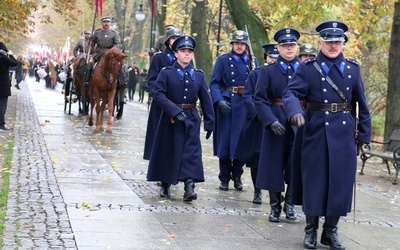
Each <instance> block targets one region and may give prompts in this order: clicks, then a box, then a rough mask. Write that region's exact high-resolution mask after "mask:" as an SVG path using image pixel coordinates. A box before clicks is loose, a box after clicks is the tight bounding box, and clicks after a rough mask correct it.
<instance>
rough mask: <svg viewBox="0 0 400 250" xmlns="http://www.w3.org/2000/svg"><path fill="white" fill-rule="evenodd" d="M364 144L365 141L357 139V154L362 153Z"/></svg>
mask: <svg viewBox="0 0 400 250" xmlns="http://www.w3.org/2000/svg"><path fill="white" fill-rule="evenodd" d="M363 146H364V142H360V141H356V147H357V156H359V155H360V152H361V148H362V147H363Z"/></svg>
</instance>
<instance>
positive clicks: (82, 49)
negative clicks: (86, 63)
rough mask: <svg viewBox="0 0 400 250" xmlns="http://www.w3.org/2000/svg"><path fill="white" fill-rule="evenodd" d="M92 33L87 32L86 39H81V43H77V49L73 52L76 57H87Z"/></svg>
mask: <svg viewBox="0 0 400 250" xmlns="http://www.w3.org/2000/svg"><path fill="white" fill-rule="evenodd" d="M91 34H92V32H91V31H90V30H86V31H85V38H84V39H79V41H78V42H77V43H76V45H75V48H74V50H73V54H74V57H77V56H79V55H80V54H83V53H84V54H85V55H87V53H88V50H89V42H90V36H91Z"/></svg>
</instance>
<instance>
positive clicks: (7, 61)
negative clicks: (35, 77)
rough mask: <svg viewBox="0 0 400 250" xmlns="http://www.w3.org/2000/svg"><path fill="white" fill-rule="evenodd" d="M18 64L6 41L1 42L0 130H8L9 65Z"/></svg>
mask: <svg viewBox="0 0 400 250" xmlns="http://www.w3.org/2000/svg"><path fill="white" fill-rule="evenodd" d="M13 66H17V60H16V59H15V58H14V56H13V53H12V51H11V50H8V49H7V47H6V46H5V45H4V43H2V42H0V132H8V131H10V129H9V128H7V127H6V125H5V124H6V123H5V118H4V117H5V114H6V110H7V102H8V97H9V96H11V88H10V87H11V79H10V74H9V72H8V71H9V67H13Z"/></svg>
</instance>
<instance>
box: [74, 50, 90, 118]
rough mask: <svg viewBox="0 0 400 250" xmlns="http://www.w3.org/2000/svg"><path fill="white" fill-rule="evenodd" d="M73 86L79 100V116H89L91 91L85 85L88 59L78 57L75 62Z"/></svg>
mask: <svg viewBox="0 0 400 250" xmlns="http://www.w3.org/2000/svg"><path fill="white" fill-rule="evenodd" d="M72 67H73V69H74V70H73V72H74V73H73V78H74V80H73V84H74V88H75V94H76V97H77V98H78V106H79V114H82V115H88V111H89V90H88V88H85V87H84V85H83V81H84V79H85V68H86V59H85V57H84V56H83V55H81V56H78V57H76V58H75V59H74V61H73V65H72Z"/></svg>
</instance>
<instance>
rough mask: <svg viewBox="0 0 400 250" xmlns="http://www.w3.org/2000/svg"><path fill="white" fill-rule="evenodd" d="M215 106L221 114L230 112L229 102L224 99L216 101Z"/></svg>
mask: <svg viewBox="0 0 400 250" xmlns="http://www.w3.org/2000/svg"><path fill="white" fill-rule="evenodd" d="M217 106H218V108H219V109H220V110H221V112H222V113H223V114H229V113H230V112H231V104H230V103H229V102H227V101H225V100H220V101H218V102H217Z"/></svg>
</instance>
